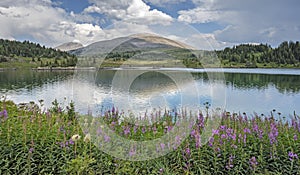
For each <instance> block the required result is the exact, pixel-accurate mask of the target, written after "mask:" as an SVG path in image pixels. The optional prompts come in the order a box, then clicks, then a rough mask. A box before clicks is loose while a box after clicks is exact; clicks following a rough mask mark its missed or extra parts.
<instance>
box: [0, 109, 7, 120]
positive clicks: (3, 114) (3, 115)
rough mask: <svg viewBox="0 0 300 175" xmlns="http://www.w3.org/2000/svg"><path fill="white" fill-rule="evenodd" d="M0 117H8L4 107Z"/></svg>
mask: <svg viewBox="0 0 300 175" xmlns="http://www.w3.org/2000/svg"><path fill="white" fill-rule="evenodd" d="M0 117H3V118H4V119H7V118H8V114H7V111H6V109H4V110H3V111H2V112H0Z"/></svg>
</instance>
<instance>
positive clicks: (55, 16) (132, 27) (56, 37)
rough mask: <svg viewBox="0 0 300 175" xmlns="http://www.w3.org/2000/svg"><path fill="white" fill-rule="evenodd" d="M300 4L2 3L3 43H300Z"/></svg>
mask: <svg viewBox="0 0 300 175" xmlns="http://www.w3.org/2000/svg"><path fill="white" fill-rule="evenodd" d="M299 11H300V1H299V0H14V1H11V0H1V1H0V24H1V27H0V38H4V39H11V40H20V41H23V40H29V41H32V42H38V43H41V44H43V45H46V46H49V47H55V46H58V45H60V44H62V43H66V42H71V41H75V42H80V43H82V44H84V45H88V44H91V43H93V42H96V41H101V40H107V39H113V38H116V37H122V36H128V35H131V34H137V33H153V34H158V35H161V36H164V37H168V38H171V39H175V40H178V41H181V42H184V43H186V44H189V45H191V46H193V47H196V48H198V49H208V50H214V49H222V48H224V47H230V46H233V45H237V44H240V43H253V44H257V43H268V44H270V45H271V46H273V47H276V46H278V45H279V44H280V43H281V42H283V41H297V40H300V16H299Z"/></svg>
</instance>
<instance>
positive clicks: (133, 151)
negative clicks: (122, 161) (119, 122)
mask: <svg viewBox="0 0 300 175" xmlns="http://www.w3.org/2000/svg"><path fill="white" fill-rule="evenodd" d="M135 154H136V150H135V148H131V149H130V151H129V156H130V157H132V156H134V155H135Z"/></svg>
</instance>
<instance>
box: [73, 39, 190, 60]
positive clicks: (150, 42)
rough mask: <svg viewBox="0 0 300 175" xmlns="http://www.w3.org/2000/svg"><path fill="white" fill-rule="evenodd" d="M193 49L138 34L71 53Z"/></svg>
mask: <svg viewBox="0 0 300 175" xmlns="http://www.w3.org/2000/svg"><path fill="white" fill-rule="evenodd" d="M174 48H180V49H192V47H190V46H188V45H186V44H183V43H180V42H178V41H173V40H171V39H167V38H163V37H160V36H157V35H153V34H138V35H131V36H128V37H120V38H115V39H112V40H105V41H99V42H95V43H93V44H90V45H88V46H86V47H83V48H79V49H76V50H73V51H71V53H73V54H76V55H81V56H87V55H101V54H104V53H111V52H129V51H145V50H157V49H174Z"/></svg>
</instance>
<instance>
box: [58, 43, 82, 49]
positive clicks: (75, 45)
mask: <svg viewBox="0 0 300 175" xmlns="http://www.w3.org/2000/svg"><path fill="white" fill-rule="evenodd" d="M82 47H83V45H82V44H81V43H78V42H68V43H64V44H62V45H59V46H57V47H55V49H58V50H61V51H71V50H76V49H79V48H82Z"/></svg>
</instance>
